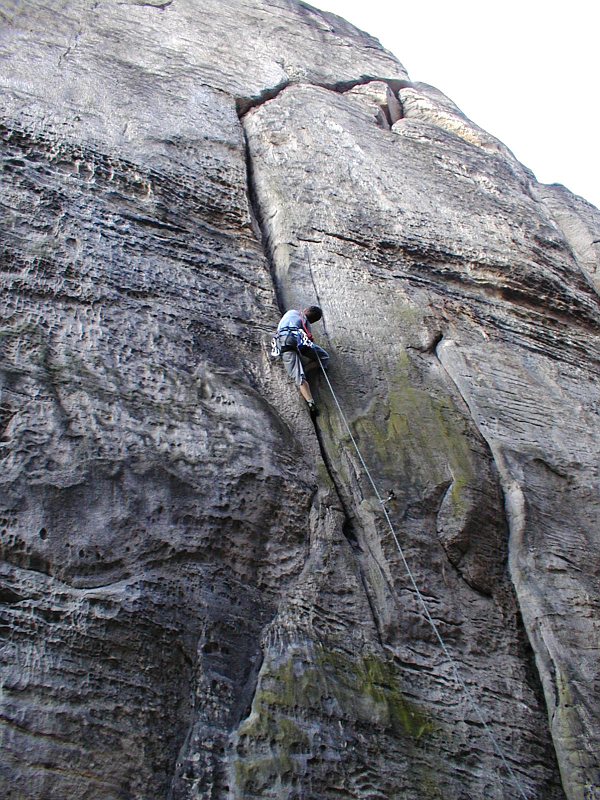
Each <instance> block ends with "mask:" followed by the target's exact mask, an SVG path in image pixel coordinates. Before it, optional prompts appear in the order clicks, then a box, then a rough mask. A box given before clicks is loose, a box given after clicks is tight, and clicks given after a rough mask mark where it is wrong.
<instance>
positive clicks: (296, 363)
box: [281, 344, 329, 386]
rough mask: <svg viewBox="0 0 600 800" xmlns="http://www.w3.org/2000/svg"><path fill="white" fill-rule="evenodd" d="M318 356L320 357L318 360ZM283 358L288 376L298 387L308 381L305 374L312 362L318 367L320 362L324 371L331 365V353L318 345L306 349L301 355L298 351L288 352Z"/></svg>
mask: <svg viewBox="0 0 600 800" xmlns="http://www.w3.org/2000/svg"><path fill="white" fill-rule="evenodd" d="M317 354H318V356H319V358H318V359H317ZM281 358H282V360H283V363H284V365H285V369H286V372H287V374H288V375H289V376H290V378H292V379H293V381H294V383H295V384H296V386H301V385H302V384H303V383H304V381H305V380H306V374H305V372H304V365H305V364H306V365H309V364H311V362H312V363H313V364H317V365H318V363H319V360H320V361H321V364H322V365H323V368H324V369H327V366H328V364H329V353H328V352H327V350H323V348H322V347H319V345H318V344H315V345H314V346H313V347H306V348H304V349H303V350H302V353H301V354H300V353H298V351H297V350H286V352H285V353H283V355H282V356H281Z"/></svg>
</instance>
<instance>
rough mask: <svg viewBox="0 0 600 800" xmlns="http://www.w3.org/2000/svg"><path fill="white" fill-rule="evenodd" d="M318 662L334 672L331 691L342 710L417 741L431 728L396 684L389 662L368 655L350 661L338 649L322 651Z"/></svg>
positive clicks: (326, 669) (431, 725)
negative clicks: (333, 651)
mask: <svg viewBox="0 0 600 800" xmlns="http://www.w3.org/2000/svg"><path fill="white" fill-rule="evenodd" d="M321 663H322V665H323V668H324V670H325V672H326V673H327V672H328V671H329V670H330V669H331V668H333V670H334V674H335V676H336V684H337V685H336V684H334V685H333V687H332V688H333V694H334V696H335V697H336V699H337V700H338V702H339V704H340V707H341V709H342V711H343V712H344V714H348V715H352V714H353V713H354V715H355V716H357V717H358V718H359V719H361V720H362V721H365V722H376V723H379V724H381V725H383V726H384V727H385V728H388V729H391V730H392V731H393V733H394V734H395V735H397V736H402V735H408V736H410V737H411V738H412V739H413V740H415V741H418V740H419V739H420V738H421V737H422V736H424V735H425V734H427V733H430V732H431V731H432V730H433V724H432V723H431V722H430V721H429V720H428V719H427V717H426V716H425V715H424V714H423V712H421V711H420V710H419V709H418V708H417V707H416V706H414V704H412V703H410V702H409V701H408V700H406V698H405V697H404V695H403V694H402V692H401V691H400V689H399V688H398V677H397V675H396V670H395V668H394V666H393V664H392V663H391V662H389V661H385V660H383V659H380V658H377V657H376V656H373V655H370V656H365V657H363V658H361V659H359V660H358V661H352V660H350V659H349V658H347V657H346V656H344V655H341V654H339V653H332V652H330V653H324V654H323V655H322V658H321Z"/></svg>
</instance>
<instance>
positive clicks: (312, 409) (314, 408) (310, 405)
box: [307, 400, 319, 419]
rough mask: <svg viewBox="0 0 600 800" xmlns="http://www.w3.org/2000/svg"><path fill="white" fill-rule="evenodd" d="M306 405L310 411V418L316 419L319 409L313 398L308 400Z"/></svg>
mask: <svg viewBox="0 0 600 800" xmlns="http://www.w3.org/2000/svg"><path fill="white" fill-rule="evenodd" d="M307 405H308V411H309V413H310V416H311V417H312V419H316V418H317V417H318V416H319V409H318V408H317V406H316V405H315V401H314V400H309V401H308V403H307Z"/></svg>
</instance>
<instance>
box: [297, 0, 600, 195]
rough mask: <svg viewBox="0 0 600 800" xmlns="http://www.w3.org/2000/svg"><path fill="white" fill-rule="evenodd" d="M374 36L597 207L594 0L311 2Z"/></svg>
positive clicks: (528, 160)
mask: <svg viewBox="0 0 600 800" xmlns="http://www.w3.org/2000/svg"><path fill="white" fill-rule="evenodd" d="M310 2H311V4H312V5H314V6H316V7H317V8H321V9H323V10H326V11H332V12H333V13H334V14H338V15H339V16H341V17H344V18H345V19H347V20H348V21H349V22H351V23H352V24H353V25H356V27H358V28H361V29H362V30H366V31H367V32H368V33H370V34H372V35H373V36H375V37H377V38H378V39H379V41H380V42H381V43H382V44H383V46H384V47H385V48H387V49H388V50H390V51H391V52H392V53H393V54H394V55H395V56H396V57H397V58H398V59H399V60H400V61H401V62H402V64H403V65H404V67H405V68H406V70H407V71H408V74H409V75H410V77H411V79H412V80H414V81H423V82H425V83H430V84H432V85H433V86H435V87H436V88H438V89H440V90H441V91H442V92H444V94H446V95H448V97H450V99H451V100H453V101H454V102H455V103H456V105H457V106H458V107H459V108H460V109H461V111H463V112H464V113H465V114H466V115H467V116H468V117H469V118H470V119H472V120H473V122H475V123H477V124H478V125H480V126H481V127H482V128H484V129H485V130H487V131H488V132H489V133H491V134H492V135H493V136H495V137H496V138H498V139H500V140H501V141H502V142H503V143H504V144H505V145H506V146H507V147H509V148H510V149H511V150H512V151H513V153H514V154H515V156H516V157H517V158H518V159H519V161H521V162H522V163H523V164H525V166H527V167H529V169H531V170H532V171H533V172H534V173H535V175H536V177H537V179H538V180H539V181H540V182H542V183H562V184H564V185H565V186H566V187H567V188H568V189H570V190H571V191H572V192H574V193H575V194H579V195H581V196H582V197H585V199H586V200H589V201H590V202H591V203H593V204H594V205H596V206H597V207H599V208H600V158H599V157H598V150H599V148H600V3H599V2H598V0H562V2H560V0H494V2H489V0H488V2H486V0H412V2H410V3H403V2H402V0H362V2H361V1H360V0H310Z"/></svg>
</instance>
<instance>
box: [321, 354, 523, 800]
mask: <svg viewBox="0 0 600 800" xmlns="http://www.w3.org/2000/svg"><path fill="white" fill-rule="evenodd" d="M316 356H317V359H318V361H319V366H320V367H321V372H322V373H323V375H324V376H325V380H326V381H327V385H328V387H329V391H330V392H331V396H332V397H333V400H334V402H335V405H336V407H337V410H338V412H339V415H340V417H341V419H342V421H343V423H344V427H345V428H346V430H347V432H348V435H349V436H350V441H351V442H352V445H353V446H354V449H355V450H356V454H357V456H358V458H359V461H360V463H361V466H362V468H363V470H364V471H365V475H366V476H367V478H368V480H369V483H370V484H371V487H372V489H373V491H374V493H375V497H376V498H377V500H378V501H379V504H380V505H381V508H382V511H383V515H384V517H385V520H386V522H387V524H388V527H389V529H390V532H391V534H392V538H393V540H394V543H395V545H396V548H397V550H398V553H399V554H400V559H401V560H402V564H403V566H404V569H405V570H406V574H407V575H408V577H409V580H410V583H411V585H412V587H413V589H414V591H415V594H416V596H417V598H418V601H419V604H420V606H421V608H422V609H423V613H424V615H425V618H426V620H427V622H428V623H429V625H430V626H431V628H432V630H433V632H434V634H435V638H436V639H437V642H438V644H439V645H440V647H441V649H442V652H443V653H444V656H445V657H446V659H447V661H448V663H449V664H450V667H451V669H452V672H453V674H454V679H455V681H456V683H457V684H458V686H459V687H460V688H461V689H462V691H463V692H464V694H465V697H466V698H467V700H468V701H469V704H470V705H471V708H472V709H473V711H474V712H475V715H476V716H477V718H478V719H479V722H480V723H481V726H482V728H483V730H484V731H485V733H486V735H487V737H488V739H489V741H490V742H491V744H492V747H493V748H494V750H495V752H496V754H497V755H498V756H499V757H500V760H501V761H502V764H503V765H504V767H505V768H506V770H507V772H508V774H509V775H510V778H511V780H512V782H513V783H514V785H515V788H516V789H517V791H518V792H519V795H520V796H521V797H522V798H523V800H529V795H528V794H527V793H526V791H525V789H524V788H523V785H522V783H521V781H520V780H519V778H518V777H517V775H516V773H515V772H514V770H513V769H512V767H511V766H510V764H509V763H508V761H507V759H506V756H505V755H504V752H503V751H502V748H501V747H500V745H499V744H498V742H497V740H496V738H495V736H494V734H493V733H492V731H491V729H490V727H489V725H488V724H487V722H486V720H485V718H484V716H483V714H482V713H481V710H480V708H479V706H478V704H477V702H476V700H475V698H474V697H473V695H472V693H471V692H470V690H469V688H468V687H467V685H466V684H465V682H464V680H463V678H462V676H461V674H460V671H459V668H458V664H457V663H456V661H455V660H454V658H453V657H452V655H451V653H450V651H449V650H448V648H447V646H446V643H445V642H444V640H443V638H442V635H441V633H440V632H439V629H438V626H437V625H436V623H435V620H434V619H433V617H432V616H431V614H430V612H429V609H428V607H427V604H426V602H425V600H424V598H423V595H422V594H421V591H420V590H419V587H418V585H417V582H416V580H415V577H414V575H413V572H412V570H411V568H410V566H409V564H408V561H407V560H406V557H405V555H404V551H403V550H402V546H401V544H400V540H399V538H398V534H397V533H396V529H395V528H394V525H393V523H392V520H391V519H390V515H389V514H388V511H387V508H386V507H385V504H386V502H387V501H386V500H384V499H383V498H382V496H381V494H380V493H379V490H378V489H377V486H376V484H375V481H374V480H373V477H372V475H371V472H370V471H369V468H368V467H367V464H366V463H365V460H364V458H363V456H362V453H361V452H360V449H359V447H358V444H357V443H356V439H355V438H354V435H353V433H352V431H351V429H350V425H349V424H348V420H347V419H346V416H345V414H344V412H343V411H342V407H341V406H340V403H339V401H338V399H337V395H336V393H335V391H334V389H333V386H332V385H331V381H330V380H329V376H328V375H327V371H326V369H325V368H324V366H323V364H322V363H321V359H320V358H319V355H318V353H317V354H316Z"/></svg>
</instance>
